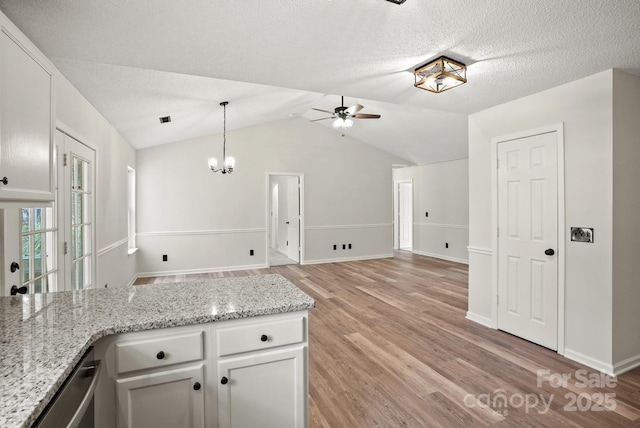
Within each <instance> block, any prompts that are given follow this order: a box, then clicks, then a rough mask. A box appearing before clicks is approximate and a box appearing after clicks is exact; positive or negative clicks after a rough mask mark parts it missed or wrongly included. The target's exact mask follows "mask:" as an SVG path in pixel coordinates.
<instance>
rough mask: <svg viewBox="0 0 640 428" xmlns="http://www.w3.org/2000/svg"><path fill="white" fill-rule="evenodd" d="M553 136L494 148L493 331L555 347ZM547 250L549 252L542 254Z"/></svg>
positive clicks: (555, 175) (555, 177)
mask: <svg viewBox="0 0 640 428" xmlns="http://www.w3.org/2000/svg"><path fill="white" fill-rule="evenodd" d="M557 141H558V135H557V133H556V132H548V133H543V134H538V135H531V136H528V137H525V138H518V139H514V140H510V141H503V142H500V143H499V144H497V157H498V184H497V192H498V252H497V254H498V255H497V257H498V272H497V274H498V290H497V291H498V299H497V305H498V308H497V326H498V328H499V329H501V330H504V331H507V332H509V333H512V334H514V335H516V336H519V337H522V338H524V339H527V340H529V341H532V342H534V343H538V344H540V345H542V346H545V347H547V348H550V349H554V350H556V349H558V250H559V248H558V151H557V144H558V143H557ZM547 250H552V251H553V254H550V253H551V252H550V251H549V254H545V251H547Z"/></svg>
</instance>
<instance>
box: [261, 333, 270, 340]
mask: <svg viewBox="0 0 640 428" xmlns="http://www.w3.org/2000/svg"><path fill="white" fill-rule="evenodd" d="M260 340H261V341H262V342H266V341H267V340H269V336H267V335H266V334H263V335H262V336H260Z"/></svg>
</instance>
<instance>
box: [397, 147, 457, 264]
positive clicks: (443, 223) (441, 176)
mask: <svg viewBox="0 0 640 428" xmlns="http://www.w3.org/2000/svg"><path fill="white" fill-rule="evenodd" d="M393 179H394V181H397V180H407V179H411V180H413V252H414V253H416V254H421V255H425V256H430V257H438V258H442V259H445V260H452V261H457V262H461V263H467V261H468V256H467V254H468V253H467V246H468V245H469V161H468V159H460V160H455V161H449V162H440V163H435V164H430V165H420V166H412V167H405V168H398V169H394V171H393ZM427 212H428V213H429V217H427V216H426V213H427ZM445 243H448V244H449V248H446V247H445Z"/></svg>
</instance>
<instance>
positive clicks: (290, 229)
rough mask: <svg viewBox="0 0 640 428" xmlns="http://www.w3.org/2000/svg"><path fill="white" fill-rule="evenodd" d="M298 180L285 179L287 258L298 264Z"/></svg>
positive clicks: (293, 178) (294, 178)
mask: <svg viewBox="0 0 640 428" xmlns="http://www.w3.org/2000/svg"><path fill="white" fill-rule="evenodd" d="M299 183H300V181H299V178H298V177H291V178H289V179H287V257H289V258H290V259H291V260H293V261H295V262H300V186H299Z"/></svg>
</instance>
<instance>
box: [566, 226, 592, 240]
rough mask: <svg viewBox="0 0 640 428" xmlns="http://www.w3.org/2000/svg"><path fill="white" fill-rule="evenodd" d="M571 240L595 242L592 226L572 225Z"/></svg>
mask: <svg viewBox="0 0 640 428" xmlns="http://www.w3.org/2000/svg"><path fill="white" fill-rule="evenodd" d="M571 240H572V241H574V242H588V243H593V228H592V227H572V228H571Z"/></svg>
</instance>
